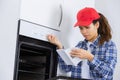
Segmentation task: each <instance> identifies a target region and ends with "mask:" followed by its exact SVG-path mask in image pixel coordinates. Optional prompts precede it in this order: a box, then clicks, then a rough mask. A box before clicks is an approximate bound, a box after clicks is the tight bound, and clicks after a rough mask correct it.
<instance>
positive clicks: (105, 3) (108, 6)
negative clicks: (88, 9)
mask: <svg viewBox="0 0 120 80" xmlns="http://www.w3.org/2000/svg"><path fill="white" fill-rule="evenodd" d="M119 3H120V0H95V8H96V9H97V10H98V11H99V12H101V13H103V14H104V15H105V16H106V17H107V19H108V21H109V23H110V25H111V28H112V32H113V33H112V34H113V38H112V39H113V41H114V42H115V43H116V45H117V48H118V62H117V65H116V69H115V73H114V80H120V76H119V74H120V54H119V53H120V36H119V33H120V22H119V20H120V6H119Z"/></svg>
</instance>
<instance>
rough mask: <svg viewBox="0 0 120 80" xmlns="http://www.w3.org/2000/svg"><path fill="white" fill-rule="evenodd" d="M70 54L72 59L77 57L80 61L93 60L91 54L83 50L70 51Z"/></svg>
mask: <svg viewBox="0 0 120 80" xmlns="http://www.w3.org/2000/svg"><path fill="white" fill-rule="evenodd" d="M70 54H71V56H73V57H79V58H80V59H88V60H89V61H92V60H93V58H94V55H93V54H91V53H90V52H89V51H87V50H84V49H72V50H71V52H70Z"/></svg>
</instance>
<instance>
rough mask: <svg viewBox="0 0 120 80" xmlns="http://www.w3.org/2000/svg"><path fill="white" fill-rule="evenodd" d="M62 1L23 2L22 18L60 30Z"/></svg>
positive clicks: (33, 0)
mask: <svg viewBox="0 0 120 80" xmlns="http://www.w3.org/2000/svg"><path fill="white" fill-rule="evenodd" d="M61 14H62V13H61V6H60V0H22V1H21V14H20V18H21V19H24V20H27V21H30V22H33V23H37V24H40V25H42V26H46V27H50V28H53V29H59V26H60V23H61V18H62V17H61Z"/></svg>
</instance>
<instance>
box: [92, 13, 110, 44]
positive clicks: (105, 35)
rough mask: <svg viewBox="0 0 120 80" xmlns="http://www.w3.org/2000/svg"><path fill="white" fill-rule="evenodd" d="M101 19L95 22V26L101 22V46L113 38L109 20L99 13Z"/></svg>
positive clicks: (99, 32) (99, 31) (99, 29)
mask: <svg viewBox="0 0 120 80" xmlns="http://www.w3.org/2000/svg"><path fill="white" fill-rule="evenodd" d="M99 15H100V18H99V19H97V20H94V21H93V24H95V23H96V22H97V21H98V22H99V28H98V34H99V35H100V41H99V45H102V44H103V43H104V42H105V41H109V40H110V39H111V38H112V35H111V27H110V25H109V23H108V20H107V18H106V17H105V16H104V15H103V14H101V13H99Z"/></svg>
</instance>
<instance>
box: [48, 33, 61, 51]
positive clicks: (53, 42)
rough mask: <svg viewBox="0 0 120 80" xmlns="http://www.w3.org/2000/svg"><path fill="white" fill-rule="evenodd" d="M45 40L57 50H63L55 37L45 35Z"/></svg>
mask: <svg viewBox="0 0 120 80" xmlns="http://www.w3.org/2000/svg"><path fill="white" fill-rule="evenodd" d="M47 39H48V41H49V42H50V43H52V44H54V45H56V46H57V47H58V49H62V48H63V46H62V44H61V42H60V41H59V40H58V38H57V37H56V36H54V35H52V34H49V35H47Z"/></svg>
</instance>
